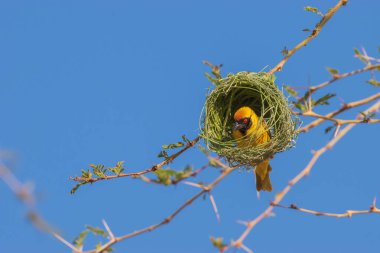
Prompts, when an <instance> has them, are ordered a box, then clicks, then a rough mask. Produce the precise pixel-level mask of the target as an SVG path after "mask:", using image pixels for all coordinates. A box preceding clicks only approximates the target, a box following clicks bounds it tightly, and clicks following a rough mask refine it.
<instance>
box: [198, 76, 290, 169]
mask: <svg viewBox="0 0 380 253" xmlns="http://www.w3.org/2000/svg"><path fill="white" fill-rule="evenodd" d="M273 79H274V78H273V77H269V78H268V77H267V76H266V74H265V73H254V72H239V73H237V74H229V75H228V76H227V77H226V78H223V79H219V80H218V82H217V85H216V87H215V89H213V90H212V91H211V92H210V93H209V94H208V96H207V98H206V103H205V106H204V108H203V112H202V116H201V122H200V123H201V136H202V137H203V138H204V140H205V143H206V145H207V147H208V149H209V150H211V151H213V152H216V153H217V154H219V155H220V156H223V157H225V158H226V159H227V161H229V162H230V164H232V165H252V164H258V163H259V162H261V161H263V160H265V159H267V158H271V157H273V155H274V154H276V153H278V152H282V151H284V150H286V149H288V148H290V147H292V146H293V145H294V140H295V138H296V125H297V119H296V118H294V117H293V116H292V114H291V110H290V108H289V105H288V101H287V99H286V98H285V96H284V94H283V93H282V92H281V91H280V90H279V89H278V88H277V86H276V84H275V83H274V80H273ZM242 106H248V107H250V108H251V109H253V110H254V111H255V113H256V114H257V115H258V116H259V117H260V120H261V122H262V121H265V124H266V126H267V127H268V129H269V131H270V136H271V140H270V141H269V142H267V143H264V144H261V145H258V146H255V147H237V142H236V141H235V140H234V139H233V137H232V127H233V115H234V113H235V111H236V110H237V109H239V108H240V107H242ZM253 138H254V137H253Z"/></svg>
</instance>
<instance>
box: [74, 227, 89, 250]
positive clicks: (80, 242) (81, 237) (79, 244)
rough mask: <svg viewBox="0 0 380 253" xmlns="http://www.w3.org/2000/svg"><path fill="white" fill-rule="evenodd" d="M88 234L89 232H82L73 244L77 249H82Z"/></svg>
mask: <svg viewBox="0 0 380 253" xmlns="http://www.w3.org/2000/svg"><path fill="white" fill-rule="evenodd" d="M87 234H88V230H84V231H82V232H81V233H80V234H79V235H78V236H77V237H76V238H75V239H74V241H73V244H74V246H75V247H77V248H79V249H82V248H83V244H84V239H86V236H87Z"/></svg>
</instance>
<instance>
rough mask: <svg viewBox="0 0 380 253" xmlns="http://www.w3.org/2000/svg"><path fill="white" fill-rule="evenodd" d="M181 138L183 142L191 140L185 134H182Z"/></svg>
mask: <svg viewBox="0 0 380 253" xmlns="http://www.w3.org/2000/svg"><path fill="white" fill-rule="evenodd" d="M182 140H183V141H184V142H185V143H190V142H191V141H190V140H189V139H187V137H186V135H182Z"/></svg>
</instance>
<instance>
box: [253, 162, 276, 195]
mask: <svg viewBox="0 0 380 253" xmlns="http://www.w3.org/2000/svg"><path fill="white" fill-rule="evenodd" d="M271 171H272V167H271V166H270V164H269V159H268V160H265V161H263V162H261V163H259V164H258V165H257V166H256V168H255V174H256V189H257V191H268V192H270V191H272V184H271V182H270V178H269V173H270V172H271Z"/></svg>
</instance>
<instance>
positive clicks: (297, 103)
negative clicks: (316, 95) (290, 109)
mask: <svg viewBox="0 0 380 253" xmlns="http://www.w3.org/2000/svg"><path fill="white" fill-rule="evenodd" d="M292 103H293V105H294V106H295V107H296V108H297V109H299V110H300V111H305V110H306V106H305V105H304V104H303V103H302V102H294V101H293V102H292Z"/></svg>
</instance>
